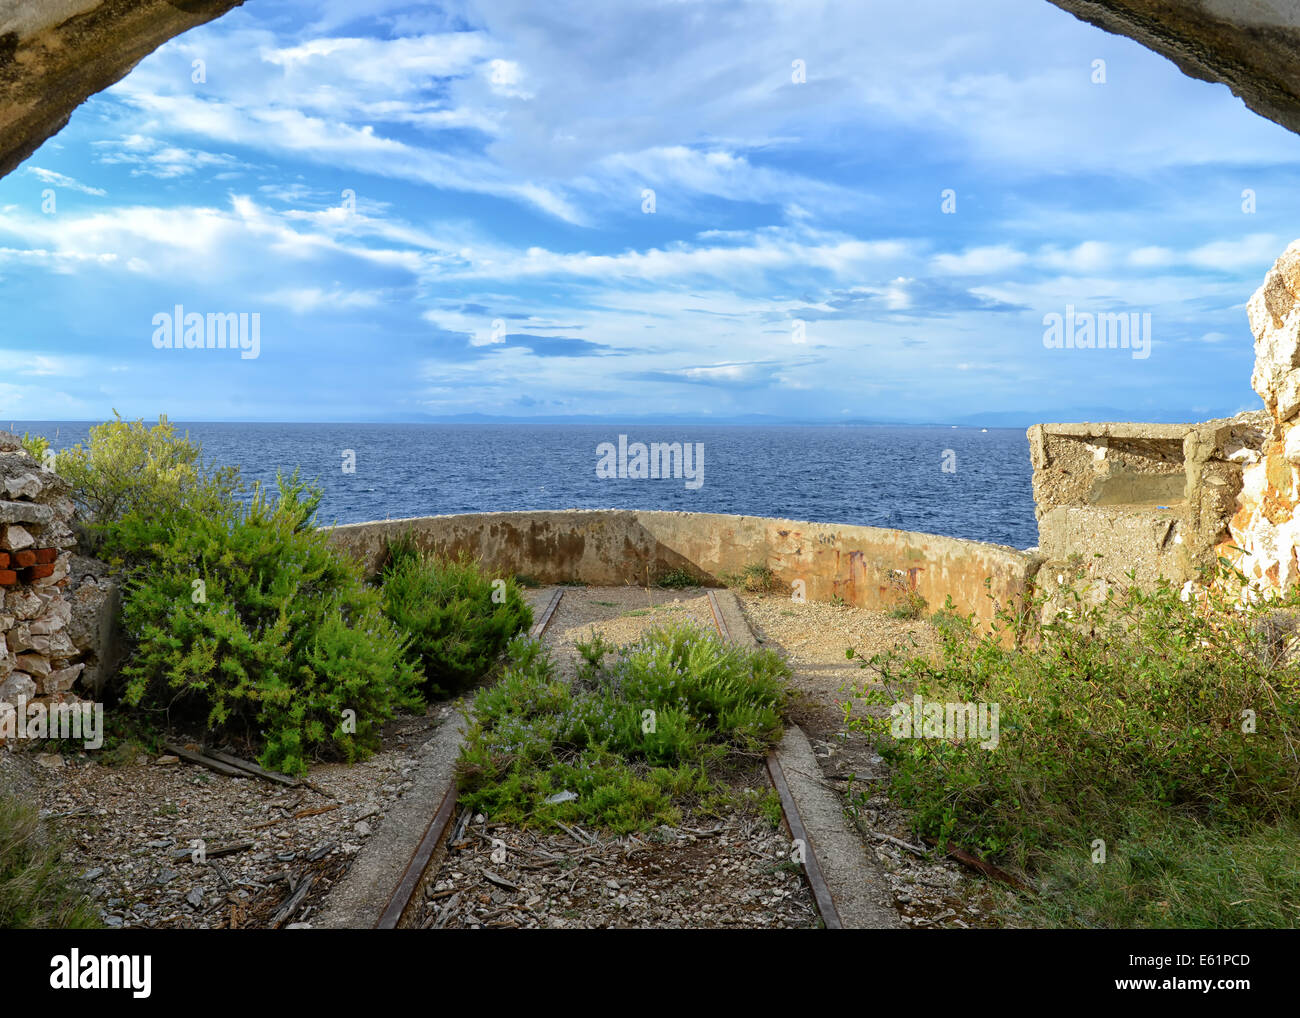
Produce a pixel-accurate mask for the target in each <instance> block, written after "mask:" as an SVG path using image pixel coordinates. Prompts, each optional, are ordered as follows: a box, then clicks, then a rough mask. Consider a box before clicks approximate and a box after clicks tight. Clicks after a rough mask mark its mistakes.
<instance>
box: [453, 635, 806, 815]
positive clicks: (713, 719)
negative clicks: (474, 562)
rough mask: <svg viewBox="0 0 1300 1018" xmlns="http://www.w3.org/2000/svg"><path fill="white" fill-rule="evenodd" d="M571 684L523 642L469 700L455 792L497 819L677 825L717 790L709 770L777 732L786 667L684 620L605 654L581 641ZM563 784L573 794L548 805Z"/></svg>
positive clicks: (759, 747) (535, 646)
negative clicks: (494, 679) (470, 714)
mask: <svg viewBox="0 0 1300 1018" xmlns="http://www.w3.org/2000/svg"><path fill="white" fill-rule="evenodd" d="M578 650H579V653H580V654H581V655H582V657H583V659H584V660H583V664H582V666H581V668H580V675H579V680H578V682H577V684H576V685H570V684H568V683H566V682H564V681H562V680H560V679H558V678H556V676H555V672H554V666H553V664H552V662H551V660H550V658H549V657H548V656H547V654H546V652H545V651H544V650H543V649H542V648H541V645H540V644H539V643H537V642H536V641H530V640H523V639H520V640H516V641H514V642H513V643H512V644H511V646H510V658H509V663H508V665H507V667H506V670H505V674H504V676H503V677H502V679H501V681H500V682H499V683H497V685H495V686H493V687H492V688H490V689H485V690H483V691H482V692H480V693H479V694H478V696H477V697H476V698H475V701H474V716H475V722H474V725H473V727H472V728H471V730H470V733H469V736H468V738H467V741H466V745H465V747H464V749H463V750H462V753H461V760H460V762H459V765H458V774H459V779H460V787H461V796H462V802H463V803H464V804H465V805H466V806H467V807H468V808H470V809H474V810H479V811H482V812H484V813H486V814H488V815H490V816H491V817H493V818H494V819H495V820H500V821H503V822H508V823H529V822H538V823H548V822H551V821H555V820H559V821H577V822H582V823H588V824H592V825H594V826H600V827H605V828H608V829H611V830H613V831H616V832H618V833H625V832H627V831H633V830H644V829H646V828H648V827H652V826H654V825H656V824H660V823H676V822H677V821H678V819H679V818H680V815H681V806H682V805H683V804H688V803H689V804H697V805H698V804H701V803H703V802H705V801H706V800H709V799H717V798H718V785H717V781H716V779H715V777H714V776H713V775H714V774H715V773H716V772H719V771H720V770H723V771H725V769H726V768H728V767H734V766H735V765H737V764H739V763H740V762H741V761H744V760H753V759H758V758H760V757H761V754H762V753H763V752H765V751H766V750H767V749H768V748H769V747H770V746H772V745H773V744H775V742H776V741H777V740H778V739H780V737H781V730H782V725H781V711H782V707H783V705H784V703H785V698H786V686H785V680H786V678H788V676H789V670H788V668H787V666H786V665H785V664H784V663H783V662H782V661H781V659H780V658H779V657H777V655H776V654H774V653H773V652H771V651H768V650H760V651H746V650H742V649H740V648H736V647H729V646H727V645H724V644H723V643H722V642H721V641H720V640H719V639H718V638H717V637H715V636H713V635H712V634H706V633H702V632H701V631H699V630H697V629H694V628H692V627H689V626H682V627H673V628H664V629H654V630H651V631H650V632H648V633H647V634H646V635H645V636H643V637H642V638H641V640H639V641H638V642H637V643H635V644H632V645H630V646H628V647H625V648H623V649H622V650H621V651H619V652H617V653H616V654H613V655H612V658H613V659H612V660H606V659H607V658H609V657H611V648H610V647H609V646H608V645H607V644H605V643H604V642H603V641H599V640H598V641H595V642H593V643H592V644H580V645H579V647H578ZM562 792H571V793H575V794H576V795H577V798H576V799H567V801H563V802H555V803H548V802H547V801H546V800H547V798H548V797H551V796H553V795H556V794H557V793H562Z"/></svg>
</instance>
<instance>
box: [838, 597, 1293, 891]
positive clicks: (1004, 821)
mask: <svg viewBox="0 0 1300 1018" xmlns="http://www.w3.org/2000/svg"><path fill="white" fill-rule="evenodd" d="M1232 587H1233V589H1234V590H1239V589H1240V586H1239V584H1236V583H1234V584H1232ZM1051 597H1052V599H1053V600H1054V601H1056V603H1057V604H1058V605H1060V606H1061V607H1062V608H1063V610H1062V611H1061V612H1060V614H1058V615H1057V616H1056V619H1055V621H1053V622H1052V623H1051V624H1048V625H1041V626H1040V625H1038V624H1037V623H1035V622H1034V621H1033V620H1034V618H1035V612H1029V613H1019V614H1015V615H1013V614H1011V613H1008V612H999V614H998V619H999V621H998V623H997V624H996V625H995V627H994V629H993V631H991V632H984V633H978V632H976V630H975V628H974V626H973V623H972V620H971V619H970V618H967V619H966V620H964V624H958V622H960V620H956V621H954V618H953V617H952V616H951V615H950V614H949V615H946V616H945V618H944V625H943V626H942V627H940V628H939V636H940V638H941V650H940V651H939V653H938V654H937V656H936V657H935V658H934V659H933V660H932V659H929V658H926V657H911V658H907V657H904V656H903V655H901V654H899V653H894V652H891V653H890V654H886V655H880V656H877V657H876V658H873V659H872V660H871V661H870V662H868V663H867V664H866V665H864V667H871V668H874V669H876V670H877V671H878V672H879V676H880V680H881V684H882V688H880V689H877V690H874V691H868V692H865V693H864V696H863V700H864V701H865V702H866V703H868V704H874V705H876V706H878V707H884V706H885V705H888V704H891V703H894V702H898V701H902V700H908V699H910V698H911V697H912V696H913V695H916V694H919V695H920V696H921V697H922V699H923V701H926V702H938V703H968V702H969V703H984V704H998V705H999V715H1000V716H999V730H1000V731H999V738H998V741H997V745H996V747H995V748H993V749H986V748H982V747H981V746H980V744H979V741H978V740H976V739H967V740H964V741H956V740H951V741H947V740H944V739H942V738H935V737H931V738H925V739H916V738H913V739H898V740H895V739H893V738H891V736H890V724H891V718H890V717H888V716H883V715H881V714H875V715H872V716H868V717H864V718H862V719H859V720H856V721H855V722H854V723H855V724H857V725H859V726H860V727H862V728H864V729H866V730H867V731H869V732H870V733H871V734H872V735H874V736H875V737H876V740H877V745H878V746H879V748H880V752H881V753H882V755H883V756H884V757H885V758H886V760H887V761H888V762H889V763H890V765H891V767H892V776H891V790H892V792H893V795H894V796H895V798H896V799H897V800H898V801H899V802H900V803H901V804H902V805H904V806H907V807H909V808H910V809H911V810H912V811H913V816H914V823H915V825H916V828H917V830H918V832H919V833H920V834H923V835H929V836H932V837H934V838H936V839H937V840H939V841H941V842H942V841H946V840H949V839H951V840H953V841H956V842H958V843H960V844H962V845H963V846H965V847H967V848H971V849H974V850H976V851H979V852H982V853H985V854H988V855H990V856H993V857H995V858H999V859H1001V860H1006V861H1009V862H1011V863H1013V864H1015V865H1018V866H1020V867H1022V868H1025V869H1034V868H1036V867H1039V866H1049V865H1051V860H1052V859H1057V860H1058V861H1059V859H1060V857H1061V853H1063V852H1065V853H1075V854H1078V853H1082V854H1083V855H1084V856H1085V857H1086V856H1087V853H1088V851H1089V849H1088V846H1089V845H1091V844H1092V842H1093V841H1094V840H1096V839H1101V840H1104V841H1105V842H1106V844H1107V845H1108V846H1109V848H1110V850H1111V851H1112V852H1119V853H1120V854H1121V855H1126V856H1127V857H1129V858H1134V857H1140V855H1141V851H1142V847H1141V845H1140V844H1138V843H1135V838H1136V837H1138V836H1137V835H1135V834H1134V832H1135V831H1143V830H1147V831H1149V830H1170V829H1174V828H1176V827H1177V825H1178V824H1182V823H1186V822H1192V823H1194V824H1198V825H1200V826H1201V827H1202V828H1203V829H1204V830H1205V831H1207V832H1210V833H1209V834H1207V837H1208V838H1209V839H1210V840H1214V837H1217V836H1218V835H1215V834H1214V832H1219V834H1222V833H1223V832H1230V833H1231V834H1232V835H1233V836H1235V835H1237V834H1240V835H1242V836H1246V835H1249V836H1256V835H1258V834H1259V831H1260V828H1261V825H1270V824H1275V823H1292V822H1294V821H1295V820H1296V819H1297V818H1300V760H1298V759H1297V754H1296V752H1295V749H1294V747H1295V745H1296V741H1297V737H1300V696H1297V693H1298V692H1300V660H1298V659H1297V658H1296V657H1295V656H1294V655H1290V654H1288V653H1285V652H1284V651H1282V650H1280V649H1279V646H1278V640H1279V636H1278V630H1279V626H1278V625H1276V624H1275V620H1276V619H1277V618H1278V617H1279V616H1290V615H1291V612H1293V611H1294V610H1295V609H1296V607H1297V605H1298V604H1300V600H1298V599H1297V596H1296V595H1295V594H1292V595H1290V596H1289V598H1288V599H1287V600H1285V601H1275V602H1273V603H1271V604H1265V605H1253V606H1241V605H1233V604H1232V603H1230V602H1229V599H1228V597H1227V595H1226V594H1223V593H1216V594H1213V595H1211V597H1210V600H1209V603H1198V602H1197V601H1195V600H1192V601H1189V602H1184V601H1183V600H1181V598H1180V596H1179V592H1178V590H1177V589H1175V588H1173V587H1170V586H1169V585H1167V584H1162V585H1161V586H1159V587H1158V589H1156V590H1154V591H1152V592H1150V593H1144V592H1142V591H1140V590H1138V589H1137V588H1136V587H1135V586H1130V587H1129V588H1128V589H1127V590H1126V591H1125V592H1124V593H1123V594H1121V595H1115V594H1114V593H1112V594H1110V595H1108V596H1107V598H1106V599H1105V600H1104V601H1103V602H1101V603H1091V602H1089V601H1087V600H1085V599H1084V598H1083V597H1081V596H1080V595H1079V594H1078V593H1077V592H1076V591H1075V590H1074V589H1073V588H1072V587H1071V586H1070V585H1068V584H1064V585H1060V586H1056V587H1054V588H1053V591H1052V594H1051ZM1034 607H1035V609H1036V608H1038V607H1041V605H1035V606H1034ZM1281 629H1283V630H1285V629H1286V627H1285V626H1282V627H1281ZM1292 629H1294V626H1292ZM1284 635H1285V634H1284ZM1252 725H1253V729H1252ZM1135 817H1136V818H1138V819H1135Z"/></svg>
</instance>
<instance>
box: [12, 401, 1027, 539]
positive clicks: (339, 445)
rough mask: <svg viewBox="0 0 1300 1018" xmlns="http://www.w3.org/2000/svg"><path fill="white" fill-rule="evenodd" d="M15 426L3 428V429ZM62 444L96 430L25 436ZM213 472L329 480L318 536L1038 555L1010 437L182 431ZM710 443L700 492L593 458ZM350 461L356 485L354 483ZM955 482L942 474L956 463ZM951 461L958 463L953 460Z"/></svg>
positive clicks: (764, 431)
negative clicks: (793, 542) (413, 526)
mask: <svg viewBox="0 0 1300 1018" xmlns="http://www.w3.org/2000/svg"><path fill="white" fill-rule="evenodd" d="M7 424H9V422H8V421H4V422H0V427H3V426H4V425H7ZM15 426H16V427H17V429H18V431H19V433H20V434H21V433H22V432H23V431H24V430H27V431H32V432H38V433H40V434H44V435H47V436H48V437H50V438H51V439H54V436H55V434H56V432H57V436H58V437H57V440H56V441H55V445H56V447H57V448H64V447H66V446H68V445H71V444H74V443H76V442H79V441H84V440H85V439H86V438H87V433H88V431H89V428H90V425H89V424H86V423H77V422H72V423H67V422H35V423H33V422H26V423H24V422H21V421H19V422H15ZM177 427H178V428H180V429H183V430H188V431H189V433H190V436H191V437H192V438H194V439H196V440H198V441H200V442H202V443H203V449H204V456H205V459H207V460H209V461H211V462H215V463H219V464H230V463H234V464H238V465H239V466H240V467H242V468H243V471H244V473H245V475H246V476H247V477H248V478H250V479H252V480H262V481H273V480H274V478H275V474H276V471H277V470H280V471H286V472H291V471H292V470H293V469H294V468H295V467H301V468H302V471H303V474H304V475H305V476H308V477H313V478H316V479H318V480H319V483H320V484H321V485H322V487H323V488H324V490H325V498H324V501H323V502H322V506H321V513H320V518H319V519H320V522H321V523H323V524H324V523H335V522H337V523H356V522H360V521H363V520H374V519H385V518H394V519H396V518H400V517H404V516H432V515H437V514H440V513H462V512H487V511H494V510H510V509H602V508H605V509H608V508H614V509H676V510H695V511H699V512H718V513H740V514H745V515H751V516H786V517H790V518H792V519H800V520H815V521H820V522H826V523H857V524H867V525H870V526H876V527H897V528H899V529H902V530H920V531H926V532H929V533H934V534H945V535H947V536H950V537H965V538H971V539H973V540H978V541H992V542H995V543H997V544H1009V545H1012V546H1014V547H1017V548H1026V547H1029V546H1031V545H1035V544H1037V543H1038V531H1037V526H1036V524H1035V522H1034V506H1033V498H1032V495H1031V491H1030V473H1031V471H1030V465H1029V446H1028V442H1027V441H1026V439H1025V433H1024V432H1023V431H1020V430H1011V429H1000V428H999V429H989V430H988V431H987V432H984V431H980V430H979V429H975V428H957V429H949V428H937V427H936V428H899V427H872V426H844V427H816V426H808V427H750V426H735V427H701V426H695V425H682V426H667V425H663V426H654V427H644V426H640V425H628V426H627V427H613V426H611V427H605V426H601V425H587V424H542V425H537V424H471V425H464V424H207V423H197V424H181V423H177ZM620 433H622V434H626V435H627V436H628V441H629V442H638V441H640V442H646V443H649V442H683V443H684V442H691V443H696V442H702V443H703V444H704V483H703V485H702V486H701V487H700V488H698V489H697V490H690V489H688V488H687V487H686V486H685V481H684V480H680V479H665V480H632V479H622V480H619V479H613V480H601V479H599V478H597V476H596V460H597V457H596V447H597V445H599V444H600V443H602V442H610V443H615V444H617V442H618V436H619V434H620ZM344 450H352V451H353V452H355V454H356V472H355V473H345V472H344V471H343V469H342V468H343V462H344V455H343V453H344ZM948 450H951V452H952V453H953V454H955V466H956V471H955V472H953V473H948V472H945V471H944V470H943V469H942V466H943V462H944V457H945V452H946V451H948ZM949 461H950V462H953V460H952V458H951V457H950V460H949Z"/></svg>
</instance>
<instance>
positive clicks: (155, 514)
mask: <svg viewBox="0 0 1300 1018" xmlns="http://www.w3.org/2000/svg"><path fill="white" fill-rule="evenodd" d="M113 418H114V419H113V420H111V421H108V422H107V423H105V424H97V425H95V426H94V427H92V428H91V429H90V437H89V440H88V442H87V444H86V445H84V446H83V445H80V444H78V445H75V446H72V447H71V448H69V449H64V450H63V451H61V452H59V453H57V454H56V456H55V467H54V468H55V471H56V472H57V473H58V474H59V475H60V476H62V477H63V478H64V479H65V480H67V481H68V482H69V483H71V485H72V498H73V501H74V502H76V503H77V507H78V509H79V510H80V511H81V515H82V518H83V520H84V521H85V522H87V523H90V524H111V523H115V522H117V521H119V520H122V519H124V518H125V517H128V516H138V517H141V518H145V519H150V518H152V519H155V520H158V521H160V522H161V521H165V519H166V518H168V517H169V516H170V515H171V514H173V513H175V512H177V511H180V510H182V509H189V510H193V511H195V512H201V513H216V514H219V515H227V514H228V513H229V512H230V511H231V509H232V507H233V506H235V505H236V504H237V500H238V498H239V497H240V496H241V495H244V494H246V493H247V489H246V487H245V486H244V485H243V483H242V482H241V481H240V477H239V469H238V468H237V467H222V468H214V467H211V466H207V465H205V464H204V463H203V461H202V454H203V448H202V446H201V445H199V444H198V443H197V442H192V441H190V439H189V435H188V434H186V435H184V436H181V435H179V434H178V433H177V431H176V429H175V427H173V426H172V424H171V423H170V422H169V421H168V420H167V418H166V417H159V418H158V423H157V424H156V425H154V426H153V427H146V425H145V423H144V421H143V420H136V421H124V420H122V418H121V417H120V416H119V415H118V414H117V413H116V412H114V415H113ZM47 444H48V443H47ZM37 449H39V450H41V451H43V447H41V446H38V445H36V444H35V443H33V444H32V445H30V446H29V451H32V450H37ZM32 454H33V455H36V456H38V458H39V452H37V451H33V453H32Z"/></svg>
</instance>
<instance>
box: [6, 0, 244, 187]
mask: <svg viewBox="0 0 1300 1018" xmlns="http://www.w3.org/2000/svg"><path fill="white" fill-rule="evenodd" d="M242 2H243V0H0V177H3V176H4V175H5V174H6V173H9V172H10V171H12V170H13V169H14V168H15V167H16V166H17V165H18V164H19V163H21V162H22V161H23V160H24V159H26V158H27V157H28V156H29V155H31V154H32V153H33V152H35V151H36V149H37V148H39V147H40V145H41V143H42V142H44V141H45V139H46V138H48V137H50V136H51V135H53V134H56V133H57V132H59V131H61V130H62V129H63V127H64V125H65V124H67V122H68V118H69V117H70V116H71V115H72V111H73V110H75V109H76V108H77V107H78V106H80V105H81V104H82V103H83V102H85V101H86V99H87V98H89V97H90V96H92V95H94V94H95V93H96V92H99V91H101V90H102V89H105V88H108V86H109V85H112V84H113V83H114V82H116V81H118V80H120V79H121V78H123V77H125V76H126V74H127V72H128V71H130V70H131V68H133V67H134V66H135V65H136V64H138V63H139V62H140V61H141V60H143V59H144V58H145V57H146V56H148V55H149V54H150V53H152V52H153V51H154V50H155V49H157V48H158V47H159V46H161V45H162V44H163V43H165V42H166V41H167V40H168V39H170V38H172V37H173V36H176V35H180V34H181V33H182V32H185V31H188V30H189V29H191V28H194V27H195V26H196V25H201V24H203V23H204V22H206V21H211V20H212V19H213V18H215V17H218V16H219V15H222V14H225V13H226V11H228V10H230V9H231V8H232V7H238V6H239V5H240V4H241V3H242Z"/></svg>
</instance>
